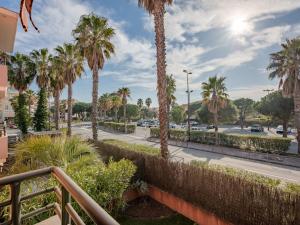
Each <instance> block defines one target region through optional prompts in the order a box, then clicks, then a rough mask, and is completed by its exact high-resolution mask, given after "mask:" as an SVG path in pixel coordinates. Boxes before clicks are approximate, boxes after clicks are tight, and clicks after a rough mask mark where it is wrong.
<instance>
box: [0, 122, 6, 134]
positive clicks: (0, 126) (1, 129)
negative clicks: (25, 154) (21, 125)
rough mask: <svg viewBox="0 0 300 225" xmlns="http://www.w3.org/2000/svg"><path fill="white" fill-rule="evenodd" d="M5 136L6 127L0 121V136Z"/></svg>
mask: <svg viewBox="0 0 300 225" xmlns="http://www.w3.org/2000/svg"><path fill="white" fill-rule="evenodd" d="M2 136H6V127H5V126H4V124H3V123H0V137H2Z"/></svg>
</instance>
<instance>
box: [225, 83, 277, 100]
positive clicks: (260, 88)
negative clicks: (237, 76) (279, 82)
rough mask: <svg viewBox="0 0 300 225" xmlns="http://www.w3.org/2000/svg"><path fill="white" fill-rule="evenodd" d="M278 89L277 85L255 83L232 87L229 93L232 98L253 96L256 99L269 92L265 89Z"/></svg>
mask: <svg viewBox="0 0 300 225" xmlns="http://www.w3.org/2000/svg"><path fill="white" fill-rule="evenodd" d="M267 89H269V90H272V89H273V90H277V89H278V86H276V85H253V86H250V87H239V88H231V89H230V90H229V91H228V93H229V96H230V99H238V98H251V99H254V100H259V99H260V98H261V97H263V96H265V95H266V94H267V93H266V92H265V91H264V90H267Z"/></svg>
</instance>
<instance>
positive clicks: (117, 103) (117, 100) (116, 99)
mask: <svg viewBox="0 0 300 225" xmlns="http://www.w3.org/2000/svg"><path fill="white" fill-rule="evenodd" d="M111 102H112V109H113V111H114V114H115V115H114V117H115V121H117V120H118V111H119V108H120V107H121V106H122V99H121V97H120V96H119V95H118V94H116V93H113V94H112V95H111Z"/></svg>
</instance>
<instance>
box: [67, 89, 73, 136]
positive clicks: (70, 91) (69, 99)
mask: <svg viewBox="0 0 300 225" xmlns="http://www.w3.org/2000/svg"><path fill="white" fill-rule="evenodd" d="M71 123H72V83H69V84H68V131H67V135H68V136H71V135H72V130H71Z"/></svg>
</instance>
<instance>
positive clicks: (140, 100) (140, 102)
mask: <svg viewBox="0 0 300 225" xmlns="http://www.w3.org/2000/svg"><path fill="white" fill-rule="evenodd" d="M143 105H144V102H143V99H141V98H139V99H138V100H137V106H138V107H139V111H140V118H141V113H142V112H141V111H142V108H143Z"/></svg>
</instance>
